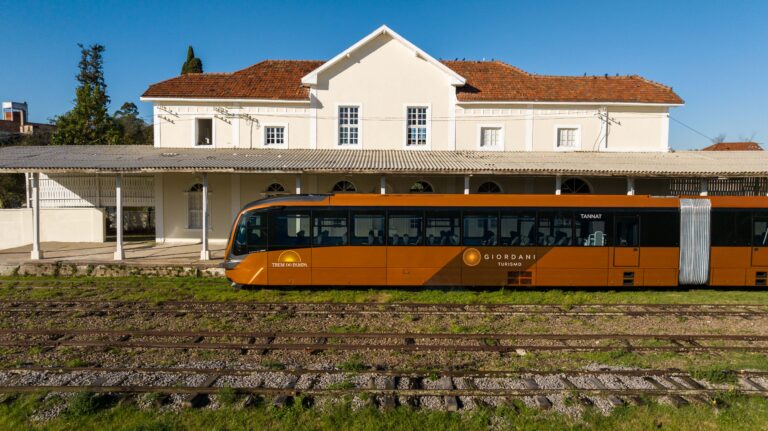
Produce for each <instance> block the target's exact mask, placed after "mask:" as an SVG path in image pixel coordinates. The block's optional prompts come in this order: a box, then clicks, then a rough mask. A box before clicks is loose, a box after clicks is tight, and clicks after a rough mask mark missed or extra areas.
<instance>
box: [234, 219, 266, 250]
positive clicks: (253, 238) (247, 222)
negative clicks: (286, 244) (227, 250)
mask: <svg viewBox="0 0 768 431" xmlns="http://www.w3.org/2000/svg"><path fill="white" fill-rule="evenodd" d="M266 249H267V215H266V214H264V213H262V212H256V211H250V212H247V213H245V214H243V216H242V217H240V222H239V223H238V224H237V226H236V227H235V235H234V242H233V243H232V251H231V254H232V255H235V256H243V255H246V254H248V253H253V252H254V251H259V250H266Z"/></svg>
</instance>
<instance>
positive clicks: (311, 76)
mask: <svg viewBox="0 0 768 431" xmlns="http://www.w3.org/2000/svg"><path fill="white" fill-rule="evenodd" d="M382 35H388V36H390V37H391V38H392V39H394V40H396V41H398V42H400V43H401V44H403V45H405V47H406V48H408V49H410V50H411V51H413V52H414V54H416V56H417V57H419V58H421V59H423V60H425V61H426V62H427V63H430V64H431V65H433V66H435V67H437V68H438V69H440V70H441V71H442V72H443V73H445V74H446V75H448V76H449V77H450V79H451V85H454V86H460V85H464V83H465V79H464V78H463V77H462V76H461V75H459V74H458V73H456V71H454V70H452V69H450V68H448V67H446V66H445V65H444V64H443V63H441V62H439V61H437V60H435V59H434V58H433V57H432V56H431V55H429V54H427V53H426V52H424V51H423V50H422V49H421V48H419V47H417V46H416V45H414V44H412V43H411V42H409V41H408V40H407V39H406V38H404V37H402V36H400V35H399V34H398V33H397V32H396V31H394V30H392V29H391V28H389V27H387V26H386V25H382V26H381V27H379V28H377V29H376V30H374V31H372V32H371V33H370V34H368V36H365V37H364V38H362V39H360V40H359V41H358V42H357V43H355V44H354V45H352V46H350V47H349V48H347V49H345V50H344V51H342V52H340V53H339V54H338V55H337V56H336V57H333V58H332V59H330V60H328V61H327V62H325V63H324V64H323V65H322V66H320V67H318V68H317V69H315V70H313V71H312V72H310V73H308V74H307V75H306V76H304V77H303V78H301V83H302V84H304V85H309V86H312V85H317V77H318V75H320V73H322V72H324V71H326V70H328V69H329V68H330V67H331V66H333V65H334V64H336V63H338V62H340V61H342V60H344V59H345V58H348V57H349V56H350V54H352V53H353V52H355V51H357V50H358V49H360V48H362V47H363V46H365V45H367V44H368V43H370V42H371V41H372V40H374V39H376V38H377V37H379V36H382Z"/></svg>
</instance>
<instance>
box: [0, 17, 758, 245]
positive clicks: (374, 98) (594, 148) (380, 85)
mask: <svg viewBox="0 0 768 431" xmlns="http://www.w3.org/2000/svg"><path fill="white" fill-rule="evenodd" d="M141 100H143V101H146V102H151V103H152V104H153V116H154V120H153V125H154V126H153V127H154V147H138V146H103V147H101V146H100V147H91V146H80V147H15V148H4V149H1V150H0V172H25V173H28V174H29V177H30V186H31V188H30V190H31V192H30V202H31V203H32V205H31V206H32V207H33V208H35V211H32V213H30V214H29V216H28V217H29V218H30V220H32V221H30V222H29V223H27V224H26V225H24V226H30V225H31V226H39V223H40V217H42V226H40V228H39V229H38V230H36V231H34V232H36V233H34V235H33V236H34V238H33V239H32V241H33V242H37V241H39V239H40V235H41V233H40V231H42V235H43V238H48V240H53V239H51V238H59V237H64V236H65V237H66V238H67V239H66V240H68V241H72V240H76V238H89V239H88V240H91V239H90V238H94V237H101V238H104V235H105V234H104V232H105V226H107V227H109V226H110V224H111V225H112V226H113V227H114V226H115V225H116V226H126V224H127V222H126V217H125V212H124V211H127V212H128V213H130V211H135V212H136V213H137V214H143V215H141V216H140V217H145V216H146V217H148V218H151V219H152V226H153V229H154V237H155V239H156V241H158V242H181V243H184V242H186V243H191V242H199V243H202V250H201V258H202V259H206V258H207V257H208V248H207V247H208V243H209V241H211V242H219V243H223V242H225V241H226V240H227V236H228V234H229V230H230V228H231V225H232V220H233V217H234V215H235V214H236V213H237V212H238V211H239V210H240V208H241V207H242V206H243V205H244V204H246V203H247V202H250V201H253V200H255V199H259V198H262V197H265V196H270V195H278V194H292V193H296V194H298V193H382V194H388V193H449V194H450V193H529V194H549V193H553V194H564V193H599V194H648V195H680V194H697V195H698V194H708V193H710V194H749V195H766V194H767V193H768V187H767V184H766V181H765V179H766V177H768V156H766V155H765V154H764V153H759V154H750V155H749V156H748V157H745V156H744V155H743V153H740V152H739V151H731V152H709V151H707V152H703V151H676V152H673V151H670V147H669V115H670V110H672V109H674V108H675V107H679V106H682V104H683V100H682V99H681V98H680V97H679V96H678V95H677V94H676V93H675V92H674V91H673V89H672V88H671V87H669V86H666V85H663V84H660V83H657V82H653V81H651V80H648V79H646V78H643V77H640V76H637V75H631V76H608V75H603V76H550V75H536V74H533V73H530V72H527V71H524V70H522V69H519V68H517V67H515V66H512V65H509V64H506V63H503V62H500V61H457V60H454V61H445V60H438V59H436V58H434V57H432V56H431V55H429V54H428V53H427V52H425V51H423V50H422V49H420V48H419V47H417V46H415V45H413V44H412V43H411V42H409V41H408V40H406V39H405V38H403V37H402V36H400V35H399V34H397V33H396V32H394V31H393V30H391V29H390V28H388V27H386V26H382V27H380V28H378V29H376V30H375V31H373V32H372V33H370V34H368V35H367V36H365V37H364V38H363V39H361V40H359V41H358V42H356V43H354V44H353V45H351V46H350V47H349V48H348V49H346V50H344V51H342V52H340V53H339V54H338V55H336V56H335V57H333V58H332V59H330V60H327V61H315V60H265V61H262V62H259V63H256V64H254V65H253V66H250V67H247V68H245V69H242V70H239V71H236V72H231V73H203V74H186V75H182V76H177V77H173V78H170V79H167V80H165V81H161V82H159V83H156V84H152V85H150V86H149V88H148V89H147V90H146V91H145V92H144V94H143V95H142V96H141ZM734 180H735V181H736V186H734V187H731V186H729V187H726V188H723V187H720V186H718V184H725V183H728V184H731V183H733V181H734ZM34 203H36V204H34ZM40 208H42V209H43V212H42V214H43V215H42V216H41V215H40V211H39V209H40ZM111 208H115V210H114V211H112V210H111ZM139 210H141V211H139ZM46 211H47V212H48V213H49V214H50V215H48V216H46V215H45V213H46ZM64 211H66V217H60V216H58V215H57V214H58V212H64ZM107 213H114V214H115V216H114V217H110V219H109V221H108V222H106V223H105V222H104V220H106V219H107V215H106V214H107ZM0 217H2V215H1V214H0ZM25 217H27V216H25ZM46 217H47V218H48V219H47V220H46ZM137 217H138V216H137ZM35 220H36V221H35ZM53 220H57V221H55V222H54V221H53ZM97 220H101V222H100V223H99V222H98V221H97ZM2 226H3V224H2V221H1V220H0V229H2ZM6 226H15V225H13V224H12V223H7V224H6ZM11 231H13V232H16V231H19V232H21V231H23V232H28V231H30V229H29V228H27V227H25V228H24V229H20V228H18V227H16V228H8V232H11ZM1 233H2V232H0V234H1ZM122 233H123V229H116V237H117V252H116V253H115V258H116V259H121V258H122V249H121V244H122V238H121V235H122ZM24 235H26V234H24ZM25 238H26V237H25ZM25 240H26V239H25ZM84 240H85V239H84ZM0 247H2V244H0ZM39 256H40V252H39V248H38V247H37V246H35V251H33V257H39Z"/></svg>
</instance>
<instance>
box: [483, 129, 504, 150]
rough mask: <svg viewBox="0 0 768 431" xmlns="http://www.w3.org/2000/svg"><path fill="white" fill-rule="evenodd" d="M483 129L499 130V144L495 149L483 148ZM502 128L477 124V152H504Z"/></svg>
mask: <svg viewBox="0 0 768 431" xmlns="http://www.w3.org/2000/svg"><path fill="white" fill-rule="evenodd" d="M483 129H499V144H498V145H497V146H496V147H495V148H490V147H483ZM504 148H506V142H505V141H504V126H503V125H502V124H478V125H477V150H478V151H504Z"/></svg>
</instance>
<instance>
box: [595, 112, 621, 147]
mask: <svg viewBox="0 0 768 431" xmlns="http://www.w3.org/2000/svg"><path fill="white" fill-rule="evenodd" d="M595 115H597V118H599V119H600V121H602V122H603V127H604V128H605V137H604V138H603V147H604V148H605V149H608V133H609V132H610V130H611V125H613V124H615V125H617V126H621V121H618V120H617V119H615V118H614V117H611V116H609V115H608V108H606V109H605V112H600V111H597V114H595ZM599 150H600V148H598V151H599Z"/></svg>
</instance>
